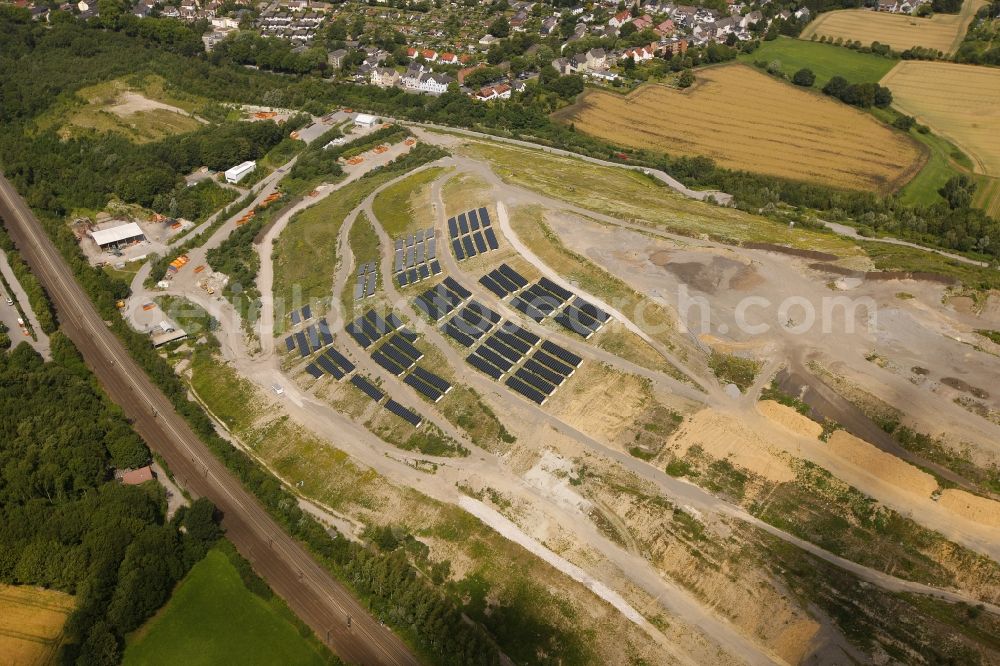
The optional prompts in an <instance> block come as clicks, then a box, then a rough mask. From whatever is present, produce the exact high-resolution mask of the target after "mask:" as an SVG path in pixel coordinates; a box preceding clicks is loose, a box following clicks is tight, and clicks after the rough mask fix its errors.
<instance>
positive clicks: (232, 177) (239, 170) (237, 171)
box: [226, 161, 257, 185]
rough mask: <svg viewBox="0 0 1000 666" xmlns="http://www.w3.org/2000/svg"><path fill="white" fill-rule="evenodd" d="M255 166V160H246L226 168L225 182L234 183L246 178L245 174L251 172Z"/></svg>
mask: <svg viewBox="0 0 1000 666" xmlns="http://www.w3.org/2000/svg"><path fill="white" fill-rule="evenodd" d="M256 168H257V163H256V162H254V161H248V162H244V163H243V164H237V165H236V166H234V167H233V168H232V169H226V182H227V183H232V184H233V185H235V184H236V183H238V182H240V181H241V180H243V179H244V178H246V176H247V174H249V173H251V172H252V171H253V170H254V169H256Z"/></svg>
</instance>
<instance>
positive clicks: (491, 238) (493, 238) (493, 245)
mask: <svg viewBox="0 0 1000 666" xmlns="http://www.w3.org/2000/svg"><path fill="white" fill-rule="evenodd" d="M483 233H484V234H486V244H487V245H489V246H490V249H491V250H496V249H497V248H499V247H500V243H498V242H497V235H496V234H495V233H493V227H486V230H485V231H483Z"/></svg>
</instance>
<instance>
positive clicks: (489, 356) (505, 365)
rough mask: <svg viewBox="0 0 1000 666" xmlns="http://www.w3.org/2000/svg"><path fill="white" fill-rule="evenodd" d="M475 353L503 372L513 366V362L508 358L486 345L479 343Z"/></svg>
mask: <svg viewBox="0 0 1000 666" xmlns="http://www.w3.org/2000/svg"><path fill="white" fill-rule="evenodd" d="M476 353H477V354H479V355H480V356H482V357H483V358H485V359H486V360H487V361H489V362H490V363H492V364H493V365H495V366H497V367H498V368H500V369H501V370H503V371H504V372H507V371H508V370H510V369H511V368H513V367H514V363H513V362H512V361H511V360H510V359H506V358H504V357H503V356H501V355H500V354H498V353H496V352H495V351H493V350H492V349H490V348H489V347H487V346H486V345H479V348H478V349H477V350H476Z"/></svg>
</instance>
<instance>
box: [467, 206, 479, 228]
mask: <svg viewBox="0 0 1000 666" xmlns="http://www.w3.org/2000/svg"><path fill="white" fill-rule="evenodd" d="M468 216H469V228H470V229H472V230H473V231H475V230H476V229H478V228H479V213H477V212H476V211H475V209H473V210H470V211H469V212H468Z"/></svg>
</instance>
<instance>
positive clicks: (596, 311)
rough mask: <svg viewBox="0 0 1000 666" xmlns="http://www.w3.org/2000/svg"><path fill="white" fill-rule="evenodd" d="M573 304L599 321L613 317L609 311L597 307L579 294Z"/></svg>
mask: <svg viewBox="0 0 1000 666" xmlns="http://www.w3.org/2000/svg"><path fill="white" fill-rule="evenodd" d="M573 305H575V306H576V307H578V308H580V310H581V311H582V312H586V313H587V314H588V315H590V316H591V317H593V318H594V319H596V320H597V321H599V322H606V321H607V320H608V319H610V318H611V315H609V314H608V313H607V312H605V311H604V310H602V309H601V308H599V307H597V306H596V305H594V304H593V303H590V302H588V301H585V300H583V299H582V298H580V297H579V296H577V297H576V298H575V299H574V300H573Z"/></svg>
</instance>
